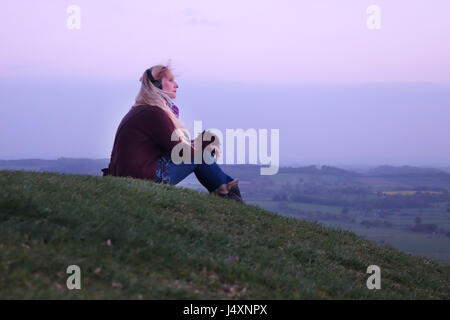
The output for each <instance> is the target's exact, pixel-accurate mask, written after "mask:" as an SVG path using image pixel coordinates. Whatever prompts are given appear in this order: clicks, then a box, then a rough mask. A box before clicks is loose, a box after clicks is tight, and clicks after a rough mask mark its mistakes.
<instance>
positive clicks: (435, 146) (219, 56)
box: [0, 0, 450, 165]
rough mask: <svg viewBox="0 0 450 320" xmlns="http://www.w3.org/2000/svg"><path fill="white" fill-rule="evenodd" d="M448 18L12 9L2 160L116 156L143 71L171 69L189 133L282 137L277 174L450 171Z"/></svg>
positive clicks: (212, 6)
mask: <svg viewBox="0 0 450 320" xmlns="http://www.w3.org/2000/svg"><path fill="white" fill-rule="evenodd" d="M72 4H75V5H78V6H79V7H80V8H81V29H80V30H69V29H68V28H67V27H66V21H67V18H68V16H69V14H68V13H67V12H66V9H67V7H68V6H69V5H72ZM373 4H375V5H378V6H379V7H380V9H381V29H380V30H369V29H368V28H367V26H366V21H367V19H368V17H369V15H368V14H367V13H366V9H367V8H368V6H369V5H373ZM449 13H450V1H448V0H434V1H424V0H409V1H406V0H396V1H392V0H390V1H365V0H344V1H334V0H315V1H313V0H311V1H297V0H296V1H294V0H292V1H283V0H281V1H234V0H232V1H210V0H207V1H192V0H191V1H148V0H146V1H133V0H131V1H119V0H108V1H103V0H96V1H92V0H89V1H81V0H74V1H72V0H71V1H63V0H61V1H50V0H49V1H46V0H40V1H31V0H29V1H21V0H16V1H8V2H3V3H2V4H1V5H0V45H1V48H2V50H1V51H0V93H1V96H0V112H1V118H0V136H1V138H0V159H15V158H30V157H39V158H57V157H60V156H67V157H68V156H70V157H90V158H107V157H109V154H110V150H111V147H112V142H113V139H114V133H115V130H116V128H117V125H118V122H119V121H120V119H121V117H122V116H123V115H124V114H125V113H126V112H127V111H128V109H129V107H130V106H131V105H132V103H133V100H134V97H135V95H136V93H137V90H138V81H137V80H138V78H139V76H140V74H141V73H142V72H143V71H144V70H145V68H147V67H149V66H151V65H153V64H158V63H165V62H167V61H168V60H169V59H170V60H171V61H172V64H173V66H174V67H175V75H176V76H177V80H178V82H179V84H180V89H179V94H178V98H177V100H176V101H175V102H176V103H177V105H179V107H180V109H181V116H182V118H183V119H184V120H185V121H186V122H187V123H188V124H189V123H192V121H193V120H203V121H204V123H205V126H208V127H215V128H223V129H224V128H244V129H247V128H268V129H270V128H279V129H280V144H281V150H280V151H281V155H280V161H281V163H282V164H305V163H325V164H341V163H347V164H366V163H367V164H368V163H370V164H385V163H387V164H414V165H428V164H430V165H445V164H450V148H449V146H450V129H449V127H450V126H449V125H448V123H449V122H450V54H449V53H450V41H449V40H450V21H449V19H448V14H449Z"/></svg>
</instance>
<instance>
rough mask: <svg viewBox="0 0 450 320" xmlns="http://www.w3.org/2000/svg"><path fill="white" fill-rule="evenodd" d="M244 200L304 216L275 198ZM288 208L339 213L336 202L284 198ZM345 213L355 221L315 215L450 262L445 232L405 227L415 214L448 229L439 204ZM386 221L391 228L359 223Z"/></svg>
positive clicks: (449, 224)
mask: <svg viewBox="0 0 450 320" xmlns="http://www.w3.org/2000/svg"><path fill="white" fill-rule="evenodd" d="M247 203H248V204H253V205H256V206H259V207H261V208H264V209H266V210H270V211H273V212H277V213H280V214H284V215H289V216H295V217H297V218H300V219H306V216H299V215H294V214H286V213H285V212H283V210H280V208H279V201H272V200H269V199H267V200H263V199H249V200H247ZM287 204H288V206H289V208H294V209H300V210H303V211H306V212H315V211H321V212H323V213H326V212H328V213H332V214H335V215H337V216H338V215H340V214H341V210H342V208H340V207H337V206H324V205H315V204H307V203H297V202H288V203H287ZM349 215H350V216H351V217H353V218H354V219H355V220H356V221H355V223H351V222H343V221H335V220H323V219H316V220H317V222H320V223H322V224H324V225H326V226H330V227H334V228H338V229H342V230H349V231H352V232H355V233H356V234H357V235H359V236H361V237H364V238H366V239H368V240H370V241H373V242H376V243H381V244H388V245H390V246H392V247H394V248H396V249H399V250H402V251H404V252H407V253H411V254H414V255H418V256H424V257H428V258H431V259H435V260H437V261H441V262H444V263H447V264H450V250H449V248H450V238H449V237H447V236H445V235H435V234H424V233H418V232H412V231H409V230H407V228H408V227H410V226H412V225H414V223H415V218H416V217H418V216H419V217H420V218H421V222H422V223H424V224H436V225H437V226H438V227H439V228H440V229H443V230H446V231H450V219H449V218H450V213H447V212H445V211H444V210H443V209H442V208H439V207H438V208H429V209H407V210H406V209H404V210H398V213H397V214H396V215H392V216H386V217H384V218H379V217H365V216H364V215H363V213H362V212H355V211H350V213H349ZM363 220H370V221H382V222H383V221H386V222H390V223H392V227H391V228H384V227H370V228H367V227H365V226H363V225H361V221H363Z"/></svg>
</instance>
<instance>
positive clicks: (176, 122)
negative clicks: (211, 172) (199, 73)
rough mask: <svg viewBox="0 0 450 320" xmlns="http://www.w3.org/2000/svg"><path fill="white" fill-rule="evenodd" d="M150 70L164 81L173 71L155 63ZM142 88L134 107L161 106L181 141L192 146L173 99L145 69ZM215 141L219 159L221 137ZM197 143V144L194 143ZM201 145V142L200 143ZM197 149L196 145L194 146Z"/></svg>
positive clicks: (159, 79)
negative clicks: (145, 105)
mask: <svg viewBox="0 0 450 320" xmlns="http://www.w3.org/2000/svg"><path fill="white" fill-rule="evenodd" d="M150 72H151V73H152V76H153V78H154V79H155V80H158V81H159V82H162V78H164V77H165V76H167V75H168V72H172V70H171V68H170V66H169V65H166V66H164V65H155V66H153V67H151V68H150ZM140 81H141V88H140V90H139V93H138V95H137V96H136V102H135V104H134V105H133V107H135V106H138V105H143V104H148V105H151V106H155V107H158V108H161V109H162V110H163V111H164V112H165V113H166V114H167V116H168V117H169V119H170V121H171V122H172V123H173V126H174V128H175V129H174V131H175V134H176V135H177V137H179V138H181V141H182V142H184V143H187V144H189V146H191V141H190V140H189V130H188V129H187V127H186V126H185V124H184V123H183V122H182V121H181V120H180V119H178V117H177V116H176V115H175V114H174V112H173V111H172V109H171V106H172V105H173V102H172V99H171V98H170V97H169V96H168V95H167V94H166V93H165V91H164V90H161V89H159V88H157V87H156V86H155V85H153V83H152V82H151V81H150V79H149V77H148V76H147V72H146V71H145V72H144V74H143V75H142V77H141V78H140ZM199 138H200V139H201V135H199V137H197V139H199ZM215 139H216V140H215V143H213V145H212V146H211V147H212V148H213V149H214V150H216V156H217V159H218V158H219V157H220V149H219V144H220V142H219V138H218V137H217V136H215ZM194 145H195V144H194ZM200 145H201V144H200ZM194 149H195V147H194Z"/></svg>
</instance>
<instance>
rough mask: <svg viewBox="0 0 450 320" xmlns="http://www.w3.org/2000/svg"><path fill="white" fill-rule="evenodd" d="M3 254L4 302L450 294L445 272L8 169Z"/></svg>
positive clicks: (309, 228)
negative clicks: (75, 269)
mask: <svg viewBox="0 0 450 320" xmlns="http://www.w3.org/2000/svg"><path fill="white" fill-rule="evenodd" d="M0 255H1V257H2V259H1V262H0V299H10V298H19V299H22V298H43V299H74V298H89V299H122V298H125V299H128V298H129V299H304V298H306V299H310V298H318V299H323V298H325V299H336V298H343V299H348V298H350V299H390V298H394V299H419V298H420V299H449V298H450V267H449V266H446V265H443V264H438V263H435V262H433V261H430V260H428V259H425V258H419V257H414V256H411V255H408V254H405V253H401V252H399V251H397V250H394V249H392V248H389V247H386V246H379V245H376V244H373V243H371V242H368V241H365V240H362V239H360V238H358V237H357V236H356V235H354V234H352V233H349V232H344V231H339V230H334V229H330V228H326V227H323V226H322V225H320V224H317V223H311V222H305V221H302V220H297V219H293V218H288V217H283V216H279V215H276V214H273V213H271V212H268V211H265V210H262V209H260V208H258V207H254V206H249V205H244V204H240V203H237V202H234V201H230V200H225V199H221V198H218V197H214V196H211V195H208V194H206V193H200V192H196V191H194V190H190V189H185V188H179V187H174V186H167V185H158V184H154V183H152V182H149V181H144V180H136V179H130V178H115V177H95V176H89V175H65V174H63V175H60V174H57V173H38V172H26V171H0ZM69 265H78V266H79V267H80V268H81V286H82V288H81V290H68V289H67V287H66V279H67V277H68V276H69V275H68V274H66V268H67V267H68V266H69ZM369 265H378V266H380V268H381V286H382V288H381V290H369V289H367V287H366V280H367V278H368V276H369V275H368V274H366V269H367V267H368V266H369Z"/></svg>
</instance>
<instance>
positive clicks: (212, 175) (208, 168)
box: [156, 155, 234, 192]
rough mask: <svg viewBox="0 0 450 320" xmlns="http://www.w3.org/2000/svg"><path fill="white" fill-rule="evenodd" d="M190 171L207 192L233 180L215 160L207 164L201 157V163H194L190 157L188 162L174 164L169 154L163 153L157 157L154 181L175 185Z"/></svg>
mask: <svg viewBox="0 0 450 320" xmlns="http://www.w3.org/2000/svg"><path fill="white" fill-rule="evenodd" d="M192 172H194V174H195V176H196V177H197V179H198V181H199V182H200V183H201V184H202V185H203V186H204V187H205V188H206V189H207V190H208V191H209V192H212V191H214V190H216V189H217V188H218V187H220V186H221V185H222V184H225V183H228V182H230V181H233V180H234V179H233V178H232V177H230V176H229V175H227V174H226V173H225V172H223V171H222V169H221V168H220V167H219V165H218V164H217V163H216V162H213V163H212V164H207V163H205V161H204V160H203V159H202V163H199V164H195V163H194V159H193V158H192V159H191V163H190V164H189V163H180V164H175V163H173V162H172V160H171V159H170V157H169V156H167V155H163V156H162V157H160V158H159V159H158V170H157V173H156V176H157V180H156V182H159V183H165V184H172V185H176V184H177V183H179V182H180V181H182V180H183V179H184V178H186V177H187V176H188V175H190V174H191V173H192Z"/></svg>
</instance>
